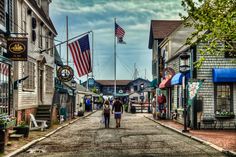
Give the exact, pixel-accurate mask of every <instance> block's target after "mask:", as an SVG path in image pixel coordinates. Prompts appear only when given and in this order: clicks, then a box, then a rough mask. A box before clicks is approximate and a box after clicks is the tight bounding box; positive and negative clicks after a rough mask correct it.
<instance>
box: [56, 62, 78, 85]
mask: <svg viewBox="0 0 236 157" xmlns="http://www.w3.org/2000/svg"><path fill="white" fill-rule="evenodd" d="M57 77H58V79H59V80H60V81H61V82H68V81H71V80H72V78H73V77H74V71H73V69H72V68H71V67H70V66H68V65H64V66H61V67H60V68H59V69H58V70H57Z"/></svg>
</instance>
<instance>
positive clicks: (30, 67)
mask: <svg viewBox="0 0 236 157" xmlns="http://www.w3.org/2000/svg"><path fill="white" fill-rule="evenodd" d="M23 75H24V77H25V76H29V77H28V78H27V79H26V80H24V82H23V88H24V90H27V89H28V90H34V89H35V64H34V63H33V62H30V61H28V62H24V63H23Z"/></svg>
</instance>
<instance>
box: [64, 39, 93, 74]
mask: <svg viewBox="0 0 236 157" xmlns="http://www.w3.org/2000/svg"><path fill="white" fill-rule="evenodd" d="M68 46H69V48H70V51H71V54H72V58H73V61H74V64H75V67H76V70H77V72H78V75H79V77H80V76H83V75H86V74H88V73H90V72H92V67H91V55H90V47H89V36H88V34H87V35H85V36H83V37H82V38H80V39H78V40H76V41H74V42H72V43H70V44H68Z"/></svg>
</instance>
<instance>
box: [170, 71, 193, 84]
mask: <svg viewBox="0 0 236 157" xmlns="http://www.w3.org/2000/svg"><path fill="white" fill-rule="evenodd" d="M182 78H183V74H181V73H177V74H175V75H174V77H173V78H172V79H171V85H181V84H182ZM186 78H187V79H189V78H190V73H189V72H188V73H187V74H186Z"/></svg>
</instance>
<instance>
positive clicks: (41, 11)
mask: <svg viewBox="0 0 236 157" xmlns="http://www.w3.org/2000/svg"><path fill="white" fill-rule="evenodd" d="M28 2H29V3H30V4H31V5H32V7H33V8H34V9H35V10H36V11H37V12H38V13H39V15H40V16H41V18H42V19H43V20H44V21H45V22H46V23H47V24H48V25H49V27H50V28H51V29H52V30H53V31H54V32H53V33H54V34H55V35H57V31H56V29H55V27H54V25H53V23H52V21H51V19H50V18H47V15H46V14H45V12H44V10H43V8H42V7H39V6H38V4H37V2H36V1H34V0H28Z"/></svg>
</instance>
